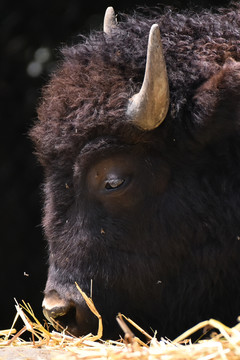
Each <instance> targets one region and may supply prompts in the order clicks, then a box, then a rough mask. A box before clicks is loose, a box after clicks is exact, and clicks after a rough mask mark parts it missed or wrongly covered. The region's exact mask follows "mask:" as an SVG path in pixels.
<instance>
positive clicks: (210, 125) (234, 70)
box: [192, 58, 240, 141]
mask: <svg viewBox="0 0 240 360" xmlns="http://www.w3.org/2000/svg"><path fill="white" fill-rule="evenodd" d="M193 104H194V106H193V112H192V114H193V119H194V124H195V126H194V128H195V131H196V129H198V131H197V132H195V134H196V135H197V134H198V136H199V135H200V137H201V136H202V137H203V139H204V141H210V140H211V139H213V138H214V139H215V140H217V139H219V138H223V137H226V136H229V135H231V134H233V133H234V134H235V133H236V130H237V131H239V126H240V62H237V61H235V60H234V59H232V58H228V59H227V60H226V62H225V64H224V65H223V66H222V67H221V68H220V70H219V71H218V72H216V73H215V74H214V75H212V76H211V77H210V78H209V79H208V80H207V81H206V82H205V83H203V84H202V85H201V86H200V87H199V88H198V89H197V90H196V93H195V96H194V98H193ZM196 125H197V126H196Z"/></svg>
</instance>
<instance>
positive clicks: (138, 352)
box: [0, 287, 240, 360]
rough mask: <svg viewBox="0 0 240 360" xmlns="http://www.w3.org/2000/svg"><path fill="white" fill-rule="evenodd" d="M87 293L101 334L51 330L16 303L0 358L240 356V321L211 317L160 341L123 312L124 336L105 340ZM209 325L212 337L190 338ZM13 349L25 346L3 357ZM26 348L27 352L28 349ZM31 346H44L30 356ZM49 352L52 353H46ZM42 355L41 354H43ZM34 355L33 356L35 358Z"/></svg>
mask: <svg viewBox="0 0 240 360" xmlns="http://www.w3.org/2000/svg"><path fill="white" fill-rule="evenodd" d="M78 289H79V291H80V292H81V294H82V295H83V297H84V299H85V301H86V302H87V304H88V306H89V307H90V309H91V311H92V312H93V313H94V314H95V315H96V316H97V317H98V320H99V328H98V333H97V335H92V334H89V335H87V336H84V337H81V338H77V337H74V336H72V335H70V334H68V333H67V330H66V329H62V331H51V332H50V330H49V328H48V324H47V323H46V324H45V325H44V326H43V325H42V324H41V323H40V322H39V321H38V319H37V318H36V317H35V315H34V312H33V310H32V308H31V306H30V305H29V304H26V303H25V302H23V304H21V305H19V304H18V303H17V304H16V310H17V314H16V317H15V319H14V322H13V325H12V327H11V329H9V330H3V331H0V359H10V358H11V359H16V358H19V359H20V358H21V359H37V358H38V359H52V360H65V359H66V360H78V359H81V360H107V359H108V360H135V359H141V360H155V359H161V360H188V359H191V360H192V359H194V360H195V359H196V360H211V359H219V360H228V359H231V360H235V359H240V323H239V324H237V325H236V326H235V327H233V328H229V327H227V326H225V325H223V324H222V323H220V322H218V321H216V320H213V319H211V320H207V321H203V322H202V323H199V324H198V325H196V326H194V327H193V328H192V329H190V330H188V331H186V332H185V333H184V334H182V335H181V336H179V337H178V338H177V339H175V340H174V341H169V340H167V339H163V338H162V339H161V340H158V339H157V337H156V335H155V336H153V337H152V336H150V335H149V334H147V333H146V332H145V331H144V330H143V329H141V328H139V326H138V325H137V324H135V323H134V322H133V321H132V320H130V319H128V318H126V317H125V316H124V315H122V314H119V315H118V317H117V320H118V323H119V325H120V326H121V328H122V330H123V331H124V333H125V337H124V339H120V340H119V341H111V340H108V341H103V340H101V337H102V330H103V329H102V319H101V316H100V315H99V313H98V311H97V310H96V308H95V306H94V304H93V301H92V300H91V299H90V298H88V297H87V295H86V294H85V293H83V292H82V291H81V289H80V288H79V287H78ZM19 317H20V318H21V320H22V321H23V323H24V326H23V327H22V329H21V330H20V331H18V332H16V330H15V329H14V326H15V323H16V321H17V319H18V318H19ZM128 323H130V324H131V326H133V327H135V328H136V329H137V331H140V332H141V333H142V334H143V335H144V336H145V337H146V339H147V341H146V343H143V342H142V341H141V340H140V339H138V338H137V337H135V336H134V335H133V333H132V331H131V330H130V329H129V326H128V325H127V324H128ZM203 328H208V329H210V328H211V329H216V330H217V331H218V334H216V333H215V335H213V336H212V337H211V339H209V340H199V341H198V342H197V343H194V344H192V343H191V341H188V340H186V339H187V338H189V337H190V336H191V335H192V334H194V333H195V332H196V331H198V330H200V329H203ZM25 332H30V334H31V336H32V340H31V341H25V340H23V339H22V338H21V335H22V334H23V333H25ZM9 348H11V349H12V350H16V348H17V349H19V350H20V349H21V351H23V352H22V353H21V356H19V357H16V356H15V355H14V356H12V357H1V354H3V353H2V352H1V351H2V350H3V349H4V350H7V349H9ZM24 349H26V351H25V352H24ZM27 349H28V350H30V349H41V353H38V355H37V356H36V353H35V355H28V352H27ZM44 351H45V352H47V351H49V354H50V355H49V354H48V356H47V355H46V354H43V352H44ZM39 354H40V355H39ZM31 356H32V357H31Z"/></svg>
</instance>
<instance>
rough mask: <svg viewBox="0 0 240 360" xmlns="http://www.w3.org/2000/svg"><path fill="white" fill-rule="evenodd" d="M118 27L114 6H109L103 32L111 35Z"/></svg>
mask: <svg viewBox="0 0 240 360" xmlns="http://www.w3.org/2000/svg"><path fill="white" fill-rule="evenodd" d="M116 25H117V20H116V16H115V12H114V9H113V7H112V6H109V7H108V8H107V10H106V12H105V16H104V22H103V31H104V32H105V33H106V34H109V33H110V32H111V30H112V29H113V28H114V27H115V26H116Z"/></svg>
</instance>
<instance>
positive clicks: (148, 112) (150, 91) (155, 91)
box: [127, 24, 169, 130]
mask: <svg viewBox="0 0 240 360" xmlns="http://www.w3.org/2000/svg"><path fill="white" fill-rule="evenodd" d="M168 107H169V87H168V77H167V70H166V64H165V60H164V55H163V50H162V42H161V37H160V30H159V27H158V25H157V24H154V25H152V27H151V30H150V33H149V39H148V49H147V61H146V69H145V75H144V80H143V84H142V87H141V89H140V91H139V93H137V94H135V95H133V97H131V98H130V99H129V103H128V108H127V115H128V116H129V117H130V118H131V121H132V122H133V123H134V124H135V125H136V126H137V127H139V128H141V129H143V130H153V129H155V128H156V127H158V126H159V125H160V124H161V122H162V121H163V120H164V119H165V117H166V115H167V112H168Z"/></svg>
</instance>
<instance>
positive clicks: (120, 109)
mask: <svg viewBox="0 0 240 360" xmlns="http://www.w3.org/2000/svg"><path fill="white" fill-rule="evenodd" d="M153 23H158V24H159V26H160V30H161V36H162V42H163V48H164V53H165V59H166V64H167V71H168V75H169V84H170V97H171V99H170V109H169V112H168V115H167V117H166V119H165V121H164V123H163V124H162V125H161V126H160V127H159V128H158V129H156V130H154V131H150V132H144V131H141V130H139V129H137V128H135V127H134V126H133V125H132V124H131V122H130V121H129V119H128V118H127V116H126V107H127V102H128V99H129V98H130V97H131V96H132V95H133V94H134V93H136V92H138V91H139V88H140V86H141V83H142V80H143V75H144V69H145V60H146V50H147V40H148V34H149V29H150V26H151V25H152V24H153ZM239 29H240V7H239V6H237V5H232V6H231V7H230V8H229V9H218V10H214V9H213V10H211V11H210V10H201V11H194V12H192V11H190V10H189V11H184V12H174V11H172V9H170V8H169V9H166V10H165V12H164V13H163V14H161V15H159V12H157V11H149V12H147V15H146V14H143V15H141V14H139V13H135V14H134V15H133V16H125V15H121V21H120V22H119V24H118V26H117V28H116V29H113V31H112V33H111V34H110V35H106V34H103V33H102V32H94V33H92V34H91V35H90V36H89V37H87V38H83V37H82V39H81V42H80V43H79V44H77V45H75V46H73V47H69V48H65V49H63V51H62V53H63V60H62V62H61V64H60V65H59V68H58V69H57V71H56V72H55V73H54V74H53V75H52V78H51V80H50V82H49V84H48V85H47V86H46V87H45V89H44V90H43V97H42V102H41V105H40V107H39V109H38V114H39V121H38V122H37V123H36V124H35V127H34V128H33V129H32V131H31V136H32V139H33V141H34V143H35V145H36V152H37V156H38V158H39V160H40V162H41V163H42V165H43V166H44V169H45V173H46V181H45V215H44V221H43V224H44V228H45V233H46V236H47V238H48V241H49V254H50V257H49V263H50V267H49V278H48V282H47V287H46V291H45V292H46V294H48V293H50V292H51V291H56V292H57V293H58V294H59V295H60V296H61V297H62V298H64V299H67V300H68V299H70V300H71V301H74V303H76V306H78V304H80V303H81V301H82V300H81V299H80V295H79V294H77V292H76V290H75V288H74V285H73V284H74V281H77V282H78V283H79V285H80V286H81V287H82V288H83V289H84V290H85V291H89V286H90V280H91V279H93V286H94V296H93V300H94V302H95V303H96V306H97V307H98V309H99V311H100V313H101V314H102V316H103V319H104V329H105V336H111V335H112V334H113V333H115V334H117V333H118V330H117V328H116V326H115V322H114V317H115V315H116V314H117V312H119V311H122V312H125V314H126V315H128V316H130V317H132V318H133V320H135V321H136V322H139V325H142V326H143V327H146V328H147V330H148V328H149V327H152V328H154V329H157V330H158V331H159V333H160V335H166V336H169V337H174V336H176V335H178V334H179V332H180V331H182V330H185V329H186V328H187V327H188V326H191V325H193V324H194V323H195V322H197V321H200V320H204V319H206V318H208V317H216V318H218V319H220V320H222V321H226V322H228V324H229V325H230V324H231V323H234V322H235V321H236V318H237V315H239V312H240V308H239V295H240V291H239V281H240V278H239V276H240V265H239V247H240V242H239V241H238V239H239V235H240V222H239V213H240V211H239V208H240V195H239V186H240V171H239V164H240V148H239V123H240V114H239V110H240V109H239V101H240V64H239V63H238V61H239V60H240V30H239ZM232 59H234V60H235V61H234V60H232ZM118 154H120V155H119V156H120V160H119V158H118ZM110 158H111V159H113V160H114V159H115V160H116V163H117V164H118V163H119V161H120V163H121V161H122V159H123V158H125V159H129V160H126V161H129V162H130V163H131V164H132V165H131V166H132V168H134V169H135V171H136V173H137V174H138V175H139V176H138V181H136V185H135V187H134V189H133V190H132V192H128V196H125V195H122V197H117V196H115V197H114V196H112V197H111V198H109V197H108V198H105V197H104V198H103V197H102V195H101V196H100V194H98V193H97V194H96V193H94V194H93V193H92V192H90V190H89V188H91V186H92V185H91V184H90V185H89V183H88V181H89V179H91V176H90V175H89V174H91V171H92V169H95V166H98V165H97V164H100V162H101V161H103V164H105V163H104V161H105V159H110ZM106 161H110V160H106ZM107 164H109V163H108V162H107ZM99 166H100V165H99ZM91 181H93V180H91ZM94 184H95V183H94ZM94 186H95V185H94ZM109 199H110V200H109ZM78 327H79V330H78V331H77V332H76V333H77V334H81V330H80V328H81V324H80V323H79V324H78Z"/></svg>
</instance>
